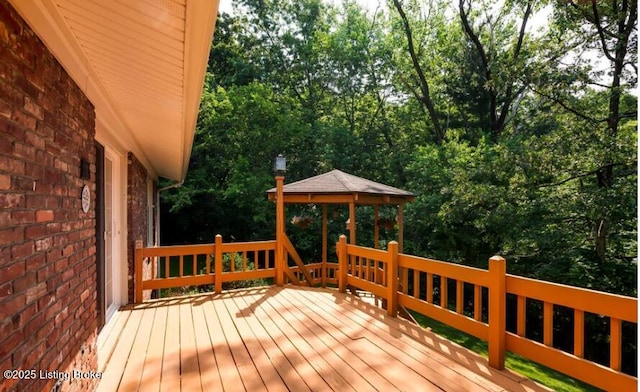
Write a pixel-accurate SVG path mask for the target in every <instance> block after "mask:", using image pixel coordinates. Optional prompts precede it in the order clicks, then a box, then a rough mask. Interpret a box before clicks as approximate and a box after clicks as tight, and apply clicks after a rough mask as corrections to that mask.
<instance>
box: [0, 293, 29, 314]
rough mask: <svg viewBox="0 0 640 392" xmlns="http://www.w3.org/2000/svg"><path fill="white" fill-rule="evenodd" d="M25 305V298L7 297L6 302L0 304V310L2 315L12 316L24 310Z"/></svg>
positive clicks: (17, 296)
mask: <svg viewBox="0 0 640 392" xmlns="http://www.w3.org/2000/svg"><path fill="white" fill-rule="evenodd" d="M25 304H26V296H24V295H14V296H13V297H9V299H8V300H7V301H3V302H0V309H2V313H3V314H6V315H10V314H11V315H12V314H15V313H18V312H19V311H20V310H21V309H22V308H24V305H25Z"/></svg>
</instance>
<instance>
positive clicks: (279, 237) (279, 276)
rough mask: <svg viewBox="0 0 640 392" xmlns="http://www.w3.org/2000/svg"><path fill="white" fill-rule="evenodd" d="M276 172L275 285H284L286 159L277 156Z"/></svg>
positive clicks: (280, 155) (279, 155)
mask: <svg viewBox="0 0 640 392" xmlns="http://www.w3.org/2000/svg"><path fill="white" fill-rule="evenodd" d="M274 170H275V172H276V265H275V267H276V285H277V286H282V285H283V284H284V268H285V263H286V256H285V249H284V236H285V233H284V192H283V189H282V188H283V184H284V173H285V171H286V170H287V159H286V158H285V157H283V156H282V154H278V156H277V157H276V159H275V162H274Z"/></svg>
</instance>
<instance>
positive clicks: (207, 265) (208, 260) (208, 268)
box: [205, 255, 211, 275]
mask: <svg viewBox="0 0 640 392" xmlns="http://www.w3.org/2000/svg"><path fill="white" fill-rule="evenodd" d="M205 256H206V259H205V268H206V272H205V275H210V274H211V255H205Z"/></svg>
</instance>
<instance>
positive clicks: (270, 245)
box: [222, 241, 276, 252]
mask: <svg viewBox="0 0 640 392" xmlns="http://www.w3.org/2000/svg"><path fill="white" fill-rule="evenodd" d="M275 248H276V241H252V242H225V243H223V244H222V251H223V252H229V251H241V252H242V251H252V250H271V249H275Z"/></svg>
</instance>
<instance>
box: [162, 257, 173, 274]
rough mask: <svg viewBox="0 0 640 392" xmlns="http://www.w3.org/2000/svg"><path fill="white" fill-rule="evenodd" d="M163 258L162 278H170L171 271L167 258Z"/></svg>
mask: <svg viewBox="0 0 640 392" xmlns="http://www.w3.org/2000/svg"><path fill="white" fill-rule="evenodd" d="M163 257H164V277H165V278H170V277H171V269H169V267H170V265H169V259H170V257H169V256H163Z"/></svg>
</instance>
